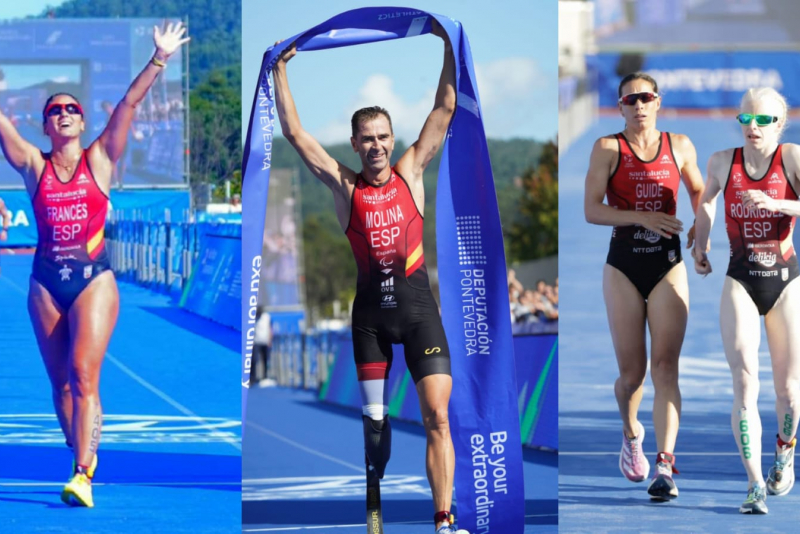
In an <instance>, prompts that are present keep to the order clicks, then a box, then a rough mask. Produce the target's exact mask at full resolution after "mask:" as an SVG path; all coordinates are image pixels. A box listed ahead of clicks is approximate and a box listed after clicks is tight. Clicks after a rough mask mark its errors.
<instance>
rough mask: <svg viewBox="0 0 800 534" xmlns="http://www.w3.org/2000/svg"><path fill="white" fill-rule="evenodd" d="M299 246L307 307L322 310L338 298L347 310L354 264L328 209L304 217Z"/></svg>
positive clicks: (351, 294)
mask: <svg viewBox="0 0 800 534" xmlns="http://www.w3.org/2000/svg"><path fill="white" fill-rule="evenodd" d="M331 204H333V202H331ZM303 247H304V253H305V254H304V259H305V282H306V306H307V308H308V309H314V308H316V309H319V310H323V313H324V311H325V310H326V309H327V308H328V307H329V306H330V304H331V303H332V302H333V301H334V300H340V301H341V302H342V306H343V308H344V309H347V305H348V304H349V302H350V300H352V298H353V297H354V296H355V290H356V274H357V271H356V263H355V260H354V259H353V254H352V252H351V251H350V243H349V242H348V241H347V237H345V235H344V233H343V232H342V230H341V228H340V226H339V222H338V221H337V220H336V215H335V214H334V213H333V212H332V211H331V212H323V213H319V214H313V215H309V216H308V217H306V218H305V221H304V222H303ZM325 315H329V314H328V313H326V314H325Z"/></svg>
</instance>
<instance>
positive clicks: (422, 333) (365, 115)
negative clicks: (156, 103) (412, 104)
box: [273, 23, 467, 534]
mask: <svg viewBox="0 0 800 534" xmlns="http://www.w3.org/2000/svg"><path fill="white" fill-rule="evenodd" d="M432 33H434V34H435V35H437V36H438V37H440V38H442V40H443V41H444V43H445V58H444V66H443V68H442V74H441V77H440V80H439V86H438V89H437V92H436V101H435V104H434V108H433V111H431V113H430V114H429V115H428V118H427V120H426V121H425V125H424V127H423V128H422V131H421V133H420V135H419V139H417V141H416V142H414V143H413V144H412V145H411V146H410V147H409V148H408V150H407V151H406V152H405V153H404V154H403V155H402V156H401V157H400V159H399V160H398V161H397V163H396V165H395V166H394V167H392V165H391V163H390V161H391V155H392V150H393V149H394V133H393V129H392V123H391V118H390V116H389V113H388V112H387V111H386V110H385V109H383V108H380V107H377V106H376V107H370V108H364V109H361V110H358V111H357V112H356V113H355V114H354V115H353V119H352V137H351V138H350V142H351V145H352V147H353V151H354V152H356V153H357V154H358V155H359V158H360V159H361V164H362V170H361V172H360V173H356V172H355V171H353V170H352V169H349V168H348V167H346V166H345V165H343V164H342V163H340V162H338V161H336V160H334V159H333V158H332V157H331V156H330V155H329V154H328V153H327V152H326V151H325V149H324V148H323V147H322V146H321V145H320V144H319V142H317V141H316V140H315V139H314V138H313V137H312V136H311V135H310V134H309V133H308V132H306V131H305V130H304V129H303V127H302V125H301V123H300V119H299V116H298V113H297V110H296V108H295V104H294V100H293V98H292V95H291V92H290V90H289V85H288V80H287V76H286V63H287V62H288V61H289V60H290V59H291V58H292V57H294V56H295V54H296V53H297V50H296V48H295V46H292V47H290V48H287V49H286V51H285V52H284V53H283V55H282V56H281V58H280V59H279V60H278V62H277V64H276V65H275V67H274V70H273V74H274V81H275V96H276V99H275V100H276V109H277V112H278V117H279V119H280V123H281V129H282V131H283V135H284V136H285V137H286V139H288V140H289V142H290V143H291V144H292V146H293V147H294V148H295V150H297V152H298V153H299V154H300V156H301V158H302V159H303V161H304V162H305V164H306V165H307V166H308V168H309V169H310V170H311V172H312V173H313V174H314V176H316V177H317V178H319V179H320V180H321V181H322V182H323V183H324V184H325V185H327V186H328V188H329V189H330V190H331V192H332V193H333V197H334V203H335V207H336V215H337V217H338V219H339V223H340V225H341V227H342V229H343V230H344V231H345V234H346V235H347V237H348V239H349V240H350V245H351V247H352V249H353V254H354V256H355V259H356V264H357V266H358V287H357V292H356V298H355V302H354V305H353V318H352V324H353V346H354V352H355V359H356V368H357V371H358V380H359V386H360V391H361V398H362V405H363V423H364V440H365V449H366V457H367V462H368V464H369V466H370V469H374V471H375V473H376V474H377V476H378V478H383V474H384V469H385V467H386V463H387V462H388V460H389V456H390V452H391V427H390V426H389V419H388V391H387V388H386V383H387V379H388V377H389V369H390V367H391V363H392V344H393V343H394V344H399V343H402V344H403V346H404V352H405V356H406V362H407V365H408V368H409V371H410V372H411V376H412V378H413V379H414V383H415V384H416V389H417V393H418V396H419V399H420V408H421V411H422V417H423V421H424V424H425V433H426V437H427V454H426V467H427V474H428V481H429V483H430V486H431V492H432V494H433V502H434V509H435V511H436V513H435V515H434V523H435V527H436V529H437V533H439V534H446V533H455V532H459V533H466V532H467V531H465V530H458V531H457V530H456V529H455V527H454V525H453V523H454V518H453V516H452V514H451V513H450V504H451V500H452V494H453V475H454V470H455V455H454V452H453V442H452V438H451V435H450V424H449V419H448V403H449V400H450V393H451V390H452V385H453V384H452V378H451V376H450V351H449V348H448V345H447V339H446V337H445V333H444V328H443V326H442V321H441V318H440V316H439V312H438V306H437V303H436V301H435V300H434V298H433V295H432V293H431V291H430V286H429V283H428V274H427V268H426V266H425V261H424V254H423V248H422V228H423V215H422V214H423V210H424V205H425V199H424V188H423V182H422V178H423V171H424V170H425V168H426V167H427V165H428V164H429V163H430V162H431V160H432V159H433V157H434V156H435V155H436V152H437V151H438V149H439V147H440V145H441V144H442V141H443V138H444V135H445V133H446V132H447V129H448V126H449V124H450V120H451V118H452V117H453V114H454V112H455V107H456V89H455V86H456V79H455V78H456V77H455V61H454V57H453V50H452V46H451V43H450V40H449V38H448V36H447V33H446V32H445V31H444V30H443V29H442V27H441V26H440V25H438V23H435V24H434V29H433V32H432Z"/></svg>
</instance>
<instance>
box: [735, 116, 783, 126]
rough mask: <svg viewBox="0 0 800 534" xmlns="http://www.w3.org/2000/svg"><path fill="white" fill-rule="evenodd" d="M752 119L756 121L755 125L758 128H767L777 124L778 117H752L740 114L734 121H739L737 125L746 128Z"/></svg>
mask: <svg viewBox="0 0 800 534" xmlns="http://www.w3.org/2000/svg"><path fill="white" fill-rule="evenodd" d="M753 119H755V120H756V124H758V125H759V126H769V125H770V124H772V123H774V122H778V117H773V116H772V115H753V114H752V113H740V114H739V115H736V120H737V121H739V124H742V125H744V126H747V125H748V124H750V123H751V122H753Z"/></svg>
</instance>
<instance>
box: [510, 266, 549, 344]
mask: <svg viewBox="0 0 800 534" xmlns="http://www.w3.org/2000/svg"><path fill="white" fill-rule="evenodd" d="M508 300H509V303H510V307H511V327H512V331H513V332H514V334H540V333H558V277H556V279H555V283H554V285H549V284H548V283H547V282H545V281H544V280H538V281H537V282H536V288H535V289H532V288H528V289H526V288H525V287H524V286H523V285H522V283H521V282H520V281H519V280H517V276H516V273H515V272H514V270H513V269H509V271H508Z"/></svg>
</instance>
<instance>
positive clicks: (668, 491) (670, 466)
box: [647, 452, 678, 502]
mask: <svg viewBox="0 0 800 534" xmlns="http://www.w3.org/2000/svg"><path fill="white" fill-rule="evenodd" d="M673 472H674V473H675V474H678V470H677V469H675V456H673V455H672V454H670V453H668V452H659V453H658V454H657V455H656V470H655V472H654V473H653V478H652V479H651V480H650V486H648V488H647V493H649V494H650V500H652V501H657V502H664V501H670V500H672V499H675V498H677V497H678V487H677V486H676V485H675V481H674V480H672V473H673Z"/></svg>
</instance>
